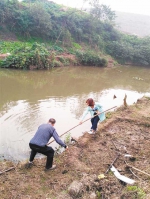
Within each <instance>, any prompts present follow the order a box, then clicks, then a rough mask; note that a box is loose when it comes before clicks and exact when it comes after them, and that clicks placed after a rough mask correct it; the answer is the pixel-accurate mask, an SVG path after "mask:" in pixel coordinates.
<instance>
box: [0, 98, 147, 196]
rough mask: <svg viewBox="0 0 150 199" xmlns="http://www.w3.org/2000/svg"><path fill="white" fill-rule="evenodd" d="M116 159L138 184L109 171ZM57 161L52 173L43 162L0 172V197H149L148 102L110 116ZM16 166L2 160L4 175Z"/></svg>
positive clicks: (123, 173)
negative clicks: (128, 155) (127, 155)
mask: <svg viewBox="0 0 150 199" xmlns="http://www.w3.org/2000/svg"><path fill="white" fill-rule="evenodd" d="M118 154H119V156H118ZM125 154H130V155H132V157H125V156H124V155H125ZM117 156H118V159H117V160H116V161H115V163H114V166H115V168H117V170H118V171H119V172H120V174H122V175H125V176H126V177H129V178H130V179H133V180H135V183H134V184H133V185H129V184H126V183H123V182H122V181H119V180H118V179H117V178H116V177H115V175H114V174H113V173H112V172H111V171H110V170H109V171H108V172H107V173H106V171H107V169H108V168H109V166H110V164H111V163H112V162H113V161H114V160H115V158H116V157H117ZM54 162H55V163H56V164H57V169H56V170H54V171H50V172H48V173H45V172H44V165H45V158H44V159H42V160H40V159H36V160H35V166H33V167H32V168H31V169H25V168H24V164H23V163H19V164H17V165H15V169H13V170H11V171H8V172H5V173H3V174H1V175H0V198H3V199H9V198H10V199H11V198H12V199H14V198H16V199H27V198H33V199H36V198H37V199H38V198H42V199H74V198H82V199H89V198H93V199H94V198H95V199H96V198H102V199H142V198H145V199H150V175H148V174H150V99H149V98H142V99H140V100H138V102H137V103H136V104H134V105H133V106H129V107H127V108H125V107H120V108H119V109H118V110H117V111H116V112H114V113H108V114H107V120H106V121H105V122H104V123H103V124H101V125H100V126H99V131H98V133H97V134H95V135H89V134H87V133H85V134H84V135H83V136H82V137H80V138H79V139H78V142H77V143H75V144H74V145H71V146H70V147H69V150H68V151H65V152H64V153H63V154H61V155H56V156H55V160H54ZM126 163H127V164H128V165H130V166H131V167H128V166H127V165H126ZM13 166H14V165H13V163H11V162H7V161H3V162H0V171H2V170H5V169H8V168H10V167H13ZM100 174H104V175H105V177H103V175H100ZM99 175H100V176H99ZM98 176H99V178H100V177H101V179H99V178H98ZM73 184H74V188H73Z"/></svg>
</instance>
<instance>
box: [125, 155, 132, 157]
mask: <svg viewBox="0 0 150 199" xmlns="http://www.w3.org/2000/svg"><path fill="white" fill-rule="evenodd" d="M124 157H132V155H130V154H125V155H124Z"/></svg>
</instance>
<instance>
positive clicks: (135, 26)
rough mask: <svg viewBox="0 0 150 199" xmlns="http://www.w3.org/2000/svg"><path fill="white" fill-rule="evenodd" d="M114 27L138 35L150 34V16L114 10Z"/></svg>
mask: <svg viewBox="0 0 150 199" xmlns="http://www.w3.org/2000/svg"><path fill="white" fill-rule="evenodd" d="M116 15H117V17H116V27H117V29H119V30H120V31H122V32H125V33H129V34H134V35H137V36H139V37H144V36H150V16H148V15H140V14H132V13H125V12H116Z"/></svg>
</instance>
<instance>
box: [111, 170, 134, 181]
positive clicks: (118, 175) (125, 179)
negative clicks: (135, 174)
mask: <svg viewBox="0 0 150 199" xmlns="http://www.w3.org/2000/svg"><path fill="white" fill-rule="evenodd" d="M110 170H111V171H112V172H113V173H114V175H115V176H116V177H117V178H118V179H119V180H121V181H123V182H126V183H128V184H134V183H135V180H132V179H130V178H128V177H126V176H123V175H121V174H120V173H119V172H118V171H117V169H116V168H115V167H114V166H112V167H111V168H110Z"/></svg>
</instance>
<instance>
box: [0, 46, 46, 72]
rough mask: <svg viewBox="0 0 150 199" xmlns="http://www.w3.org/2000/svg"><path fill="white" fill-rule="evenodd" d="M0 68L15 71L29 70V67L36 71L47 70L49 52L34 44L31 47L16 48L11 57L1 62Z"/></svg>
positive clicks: (43, 47)
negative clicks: (13, 69)
mask: <svg viewBox="0 0 150 199" xmlns="http://www.w3.org/2000/svg"><path fill="white" fill-rule="evenodd" d="M0 66H1V67H3V68H16V69H30V67H32V68H37V69H45V68H49V67H50V60H49V52H48V50H47V49H46V48H45V46H44V44H41V45H40V44H38V43H34V44H33V45H31V47H29V46H21V47H18V48H16V49H15V51H14V52H13V53H12V55H11V56H8V57H7V58H6V59H5V60H3V61H2V62H1V63H0ZM33 66H34V67H33Z"/></svg>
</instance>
